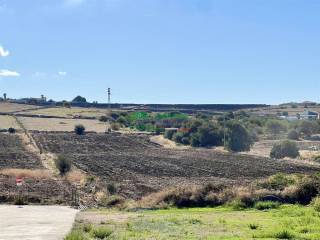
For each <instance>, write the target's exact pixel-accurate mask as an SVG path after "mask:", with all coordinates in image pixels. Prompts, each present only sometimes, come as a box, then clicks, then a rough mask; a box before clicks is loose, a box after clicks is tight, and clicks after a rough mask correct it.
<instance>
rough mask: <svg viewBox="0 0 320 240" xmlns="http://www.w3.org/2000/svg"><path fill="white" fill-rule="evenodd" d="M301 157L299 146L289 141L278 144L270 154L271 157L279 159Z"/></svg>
mask: <svg viewBox="0 0 320 240" xmlns="http://www.w3.org/2000/svg"><path fill="white" fill-rule="evenodd" d="M299 155H300V154H299V149H298V147H297V144H296V143H295V142H292V141H289V140H285V141H282V142H279V143H276V144H275V145H274V146H273V147H272V149H271V152H270V157H272V158H278V159H281V158H285V157H290V158H296V157H298V156H299Z"/></svg>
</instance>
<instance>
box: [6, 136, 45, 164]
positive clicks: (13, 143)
mask: <svg viewBox="0 0 320 240" xmlns="http://www.w3.org/2000/svg"><path fill="white" fill-rule="evenodd" d="M0 168H27V169H38V168H41V162H40V159H39V157H38V156H37V155H35V154H33V153H31V152H29V151H27V150H26V148H25V146H24V144H23V142H22V141H21V139H20V138H19V137H18V136H17V135H11V134H0Z"/></svg>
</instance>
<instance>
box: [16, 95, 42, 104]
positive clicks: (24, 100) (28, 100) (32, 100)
mask: <svg viewBox="0 0 320 240" xmlns="http://www.w3.org/2000/svg"><path fill="white" fill-rule="evenodd" d="M14 102H17V103H25V104H43V103H46V102H47V98H46V97H45V96H44V95H41V97H40V98H33V97H30V98H21V99H18V100H14Z"/></svg>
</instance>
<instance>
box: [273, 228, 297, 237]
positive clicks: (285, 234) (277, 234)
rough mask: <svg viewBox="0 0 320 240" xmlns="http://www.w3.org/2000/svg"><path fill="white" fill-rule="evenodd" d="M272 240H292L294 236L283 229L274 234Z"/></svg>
mask: <svg viewBox="0 0 320 240" xmlns="http://www.w3.org/2000/svg"><path fill="white" fill-rule="evenodd" d="M274 238H277V239H294V238H295V235H294V234H293V233H291V232H290V231H288V230H286V229H284V230H281V231H279V232H277V233H275V234H274Z"/></svg>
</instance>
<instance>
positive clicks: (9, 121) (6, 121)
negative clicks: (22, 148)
mask: <svg viewBox="0 0 320 240" xmlns="http://www.w3.org/2000/svg"><path fill="white" fill-rule="evenodd" d="M0 122H1V126H0V128H2V129H8V128H11V127H12V128H15V129H20V126H19V125H18V123H17V121H16V120H15V119H14V118H13V117H12V116H4V115H1V116H0Z"/></svg>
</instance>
